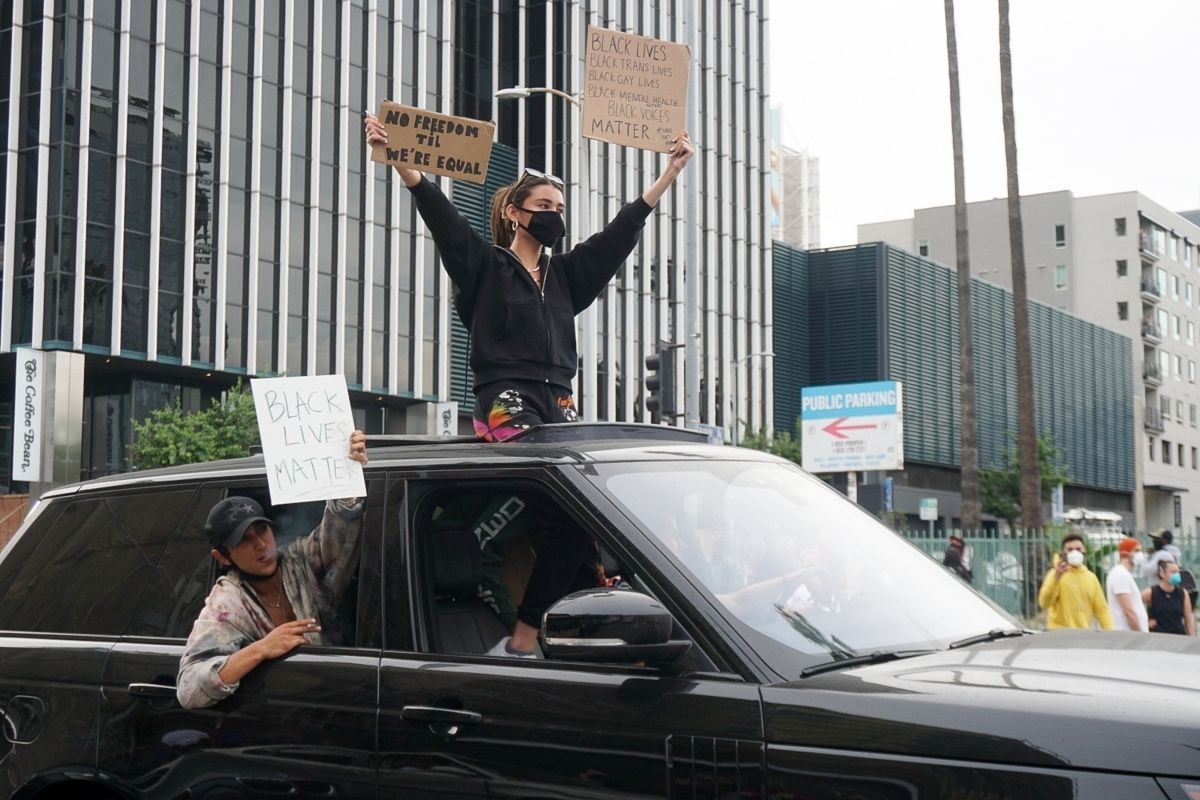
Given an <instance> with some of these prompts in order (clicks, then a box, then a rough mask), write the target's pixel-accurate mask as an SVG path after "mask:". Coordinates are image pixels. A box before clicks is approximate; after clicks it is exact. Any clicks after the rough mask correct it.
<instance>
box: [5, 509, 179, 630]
mask: <svg viewBox="0 0 1200 800" xmlns="http://www.w3.org/2000/svg"><path fill="white" fill-rule="evenodd" d="M193 494H194V492H193V491H191V490H186V491H164V492H155V493H150V494H142V495H136V496H135V495H120V496H109V497H101V498H96V499H87V500H75V501H68V500H66V499H63V500H59V501H58V502H57V503H56V505H61V506H62V513H61V514H59V515H58V516H57V518H56V519H54V520H53V521H52V522H51V521H47V519H48V518H47V519H43V518H41V517H39V519H38V520H37V521H36V522H35V524H34V527H33V528H31V529H30V530H29V531H28V533H27V534H26V535H25V536H23V537H22V539H21V542H20V546H19V547H17V548H15V549H14V550H13V551H12V552H11V553H9V557H8V558H6V559H5V567H6V569H4V570H3V571H0V587H2V588H0V591H3V592H4V597H3V601H2V602H0V629H7V630H17V631H39V632H46V633H87V634H94V635H109V636H117V635H120V634H122V633H124V632H125V627H126V625H127V623H128V622H129V618H130V615H131V613H132V612H133V608H134V606H135V605H136V604H137V601H138V597H139V596H140V594H141V591H142V588H143V586H145V583H146V579H147V578H148V577H149V575H150V572H151V570H152V569H153V568H154V565H155V563H156V562H157V561H158V559H159V556H160V555H161V554H162V550H163V546H164V545H165V544H166V542H167V540H168V539H169V538H170V536H171V533H172V532H173V530H174V528H175V525H176V522H177V521H178V519H179V516H180V514H181V513H182V511H183V509H184V508H186V507H187V505H188V501H189V500H190V499H191V497H192V495H193ZM47 511H48V512H52V511H53V509H47ZM9 565H12V567H13V571H12V572H11V573H9V572H8V569H7V567H8V566H9Z"/></svg>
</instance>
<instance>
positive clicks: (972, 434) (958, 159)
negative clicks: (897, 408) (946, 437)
mask: <svg viewBox="0 0 1200 800" xmlns="http://www.w3.org/2000/svg"><path fill="white" fill-rule="evenodd" d="M945 5H946V60H947V61H948V62H949V64H950V136H951V140H952V145H953V149H954V238H955V245H956V250H957V256H958V405H959V413H960V414H961V424H960V425H959V429H958V435H959V461H960V462H961V464H962V473H961V476H962V526H963V529H964V530H968V531H971V530H978V529H979V527H980V523H981V522H982V519H981V517H982V514H981V507H980V502H979V430H978V425H977V424H976V421H975V353H974V348H973V346H972V342H971V257H970V250H969V247H968V239H967V188H966V183H967V179H966V175H965V170H964V168H963V141H962V106H961V100H960V96H959V93H958V41H957V39H956V36H955V31H954V0H945Z"/></svg>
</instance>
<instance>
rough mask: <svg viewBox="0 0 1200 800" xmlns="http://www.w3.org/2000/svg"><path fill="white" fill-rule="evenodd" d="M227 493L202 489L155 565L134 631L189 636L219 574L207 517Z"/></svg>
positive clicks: (135, 617) (133, 622)
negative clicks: (208, 532)
mask: <svg viewBox="0 0 1200 800" xmlns="http://www.w3.org/2000/svg"><path fill="white" fill-rule="evenodd" d="M223 496H224V492H217V491H213V490H206V491H203V492H201V493H200V496H199V498H198V499H197V500H196V502H195V503H194V504H193V506H192V508H191V511H190V512H189V513H188V515H187V518H186V519H184V521H183V525H182V526H181V527H180V530H179V535H178V536H176V537H175V538H173V539H172V540H171V543H170V545H168V546H167V548H166V550H165V551H164V552H163V555H162V558H161V559H159V561H158V563H157V564H155V566H154V570H153V572H152V573H151V575H150V581H149V583H147V584H146V591H145V592H143V594H142V599H141V602H140V603H138V606H137V609H136V610H135V611H134V614H133V619H131V620H130V622H129V634H130V635H132V636H166V637H172V638H180V639H186V638H187V635H188V634H189V633H190V632H191V630H192V623H193V622H194V621H195V620H196V616H197V615H198V614H199V613H200V609H201V608H203V607H204V598H206V597H207V596H208V590H209V589H210V588H211V587H212V585H213V581H214V579H215V578H216V562H215V561H213V558H212V556H211V555H209V550H210V548H209V545H208V539H207V538H206V537H205V535H204V520H205V518H206V517H207V516H208V509H210V508H212V506H213V504H214V503H216V502H217V501H219V500H220V499H221V498H222V497H223Z"/></svg>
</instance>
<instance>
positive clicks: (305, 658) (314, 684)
mask: <svg viewBox="0 0 1200 800" xmlns="http://www.w3.org/2000/svg"><path fill="white" fill-rule="evenodd" d="M382 489H383V484H382V483H381V482H380V481H377V480H370V479H369V480H368V502H367V512H366V517H365V518H364V524H363V534H362V536H363V539H362V545H361V546H362V548H363V549H362V552H361V554H360V558H359V567H360V569H359V573H358V578H357V581H356V585H353V586H352V588H351V590H350V591H349V592H347V595H346V597H345V599H344V601H343V606H342V608H343V609H346V612H345V613H346V614H348V617H345V618H346V619H349V620H350V621H351V622H352V623H353V624H352V625H350V626H349V631H348V636H349V638H348V640H347V641H345V642H343V643H342V644H340V645H338V646H330V647H307V646H304V647H301V648H299V649H298V650H296V651H295V652H293V653H292V654H290V655H289V656H287V657H286V658H283V659H279V660H277V661H273V662H268V663H265V664H263V665H261V666H259V667H258V668H256V669H255V670H254V671H252V672H251V673H250V674H249V675H247V676H246V677H245V678H243V680H242V682H241V685H240V687H239V688H238V690H237V691H236V692H235V693H234V694H233V695H232V696H231V697H230V698H228V699H226V700H224V701H222V702H220V703H218V704H216V705H214V706H211V707H209V708H205V709H197V710H186V709H183V708H182V707H181V706H180V705H179V703H178V701H177V700H176V698H175V677H176V673H177V671H178V668H179V659H180V656H181V655H182V653H183V648H184V643H185V641H186V637H187V635H188V633H189V632H190V630H191V627H192V622H193V621H194V619H195V617H196V615H197V613H198V612H199V610H200V608H201V607H202V605H203V602H204V599H205V597H206V596H207V593H208V590H209V588H210V587H211V585H212V582H213V577H214V574H213V572H212V570H211V566H210V565H211V564H212V558H211V557H210V555H209V545H208V542H207V540H206V538H205V536H204V533H203V526H204V520H205V517H206V515H207V512H208V510H209V508H211V507H212V505H213V504H214V503H216V502H217V501H218V500H220V499H222V498H223V497H225V496H227V495H228V494H231V493H236V494H254V493H260V496H262V493H264V492H265V486H263V485H261V484H254V485H251V486H249V487H247V486H246V485H245V484H244V483H243V484H236V485H235V484H217V485H208V486H206V487H205V488H204V489H203V490H202V491H200V492H199V494H198V497H197V498H196V500H195V502H194V503H193V504H192V506H191V508H190V509H189V512H188V514H187V516H186V518H185V521H184V523H183V525H182V526H181V528H180V530H179V532H178V534H177V535H176V536H175V537H174V538H173V540H172V542H171V544H170V545H169V547H168V549H167V551H166V552H165V553H164V555H163V557H162V559H161V560H160V561H159V563H158V564H157V565H156V566H155V572H154V577H153V579H152V580H151V581H150V584H149V585H148V587H147V590H146V592H145V594H144V596H143V598H142V600H141V602H140V603H139V605H138V610H137V612H136V613H135V615H134V618H133V621H132V623H131V625H130V628H129V631H128V632H127V633H126V635H125V636H123V637H122V638H121V640H120V642H119V643H117V645H116V646H115V647H114V648H113V651H112V654H111V657H110V659H109V661H108V664H107V665H106V667H105V671H104V698H105V700H104V703H103V705H102V708H101V722H100V735H99V767H100V770H101V771H102V773H103V774H104V775H105V776H106V778H107V780H108V781H110V782H111V783H113V784H114V785H117V786H121V787H122V788H124V789H125V790H126V791H129V792H130V793H132V794H133V795H134V796H138V797H147V798H157V797H164V798H165V797H180V796H190V797H208V796H211V797H217V796H220V797H229V796H236V797H281V796H282V797H300V798H308V797H314V798H315V797H373V796H374V794H375V787H376V781H375V764H374V751H375V715H376V710H377V691H378V686H377V684H378V666H379V633H378V624H379V614H378V607H379V595H378V591H379V589H378V585H379V581H378V570H376V569H373V567H372V565H377V564H378V562H379V559H378V553H377V549H376V548H377V543H378V541H379V539H378V537H379V528H378V525H379V522H380V521H381V520H382V519H383V515H382V506H383V495H382ZM323 506H324V504H323V503H318V504H316V507H315V508H313V509H305V508H303V507H301V506H285V507H281V508H277V509H270V508H268V509H267V513H268V515H273V519H274V520H275V522H276V523H277V527H281V528H284V529H286V528H290V527H295V528H297V529H298V530H300V529H302V530H309V529H311V526H312V525H313V524H315V521H316V520H319V518H320V512H321V510H322V509H323ZM289 520H290V521H289ZM288 535H289V534H288V533H287V532H286V531H285V530H281V534H280V537H279V538H280V542H281V546H282V545H283V544H284V541H285V538H286V537H287V536H288ZM372 606H373V608H372Z"/></svg>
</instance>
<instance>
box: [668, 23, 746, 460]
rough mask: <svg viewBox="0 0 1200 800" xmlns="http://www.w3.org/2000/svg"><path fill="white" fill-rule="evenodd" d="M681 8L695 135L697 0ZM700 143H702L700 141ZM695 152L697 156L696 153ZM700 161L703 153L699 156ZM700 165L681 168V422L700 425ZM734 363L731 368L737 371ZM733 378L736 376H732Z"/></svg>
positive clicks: (691, 124)
mask: <svg viewBox="0 0 1200 800" xmlns="http://www.w3.org/2000/svg"><path fill="white" fill-rule="evenodd" d="M680 10H681V12H682V15H683V25H682V28H683V40H684V42H686V43H687V45H688V46H689V47H690V48H691V49H692V61H691V64H690V66H689V67H688V72H689V73H690V75H689V80H688V84H689V88H690V90H689V92H688V94H689V97H688V105H687V129H688V132H689V133H690V134H691V135H692V136H693V137H695V136H696V133H697V129H698V128H699V120H700V116H699V113H698V112H699V109H697V108H696V106H697V97H698V94H699V88H700V76H699V66H698V61H697V54H698V53H699V52H700V48H699V42H698V41H697V37H696V29H697V25H696V21H697V20H696V0H684V2H683V3H682V4H681V7H680ZM701 144H703V143H701ZM697 156H700V154H699V153H697ZM699 160H701V161H703V156H700V159H699ZM698 169H700V167H699V165H697V166H694V167H692V168H691V169H687V170H684V172H683V175H682V178H683V186H682V187H681V188H682V189H683V193H684V197H685V201H684V234H683V236H684V246H683V283H684V287H685V289H686V303H687V305H686V307H685V308H684V314H683V317H684V324H685V325H686V327H687V337H686V338H685V339H684V350H683V364H684V408H683V412H684V413H683V426H684V427H685V428H692V429H695V428H698V427H699V426H700V264H699V263H698V262H697V255H696V251H697V242H696V237H697V235H698V234H697V231H698V230H699V228H700V219H699V214H698V213H697V205H698V204H697V202H696V193H697V190H698V189H699V181H697V180H694V179H693V176H695V175H696V170H698ZM736 370H737V368H736V365H735V367H734V371H735V372H736ZM735 381H736V377H735ZM713 388H714V387H713V385H712V376H709V391H710V392H711V391H712V390H713ZM736 417H737V415H736V414H735V415H734V429H735V432H734V438H735V442H736V437H737V433H736V428H737V418H736Z"/></svg>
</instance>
